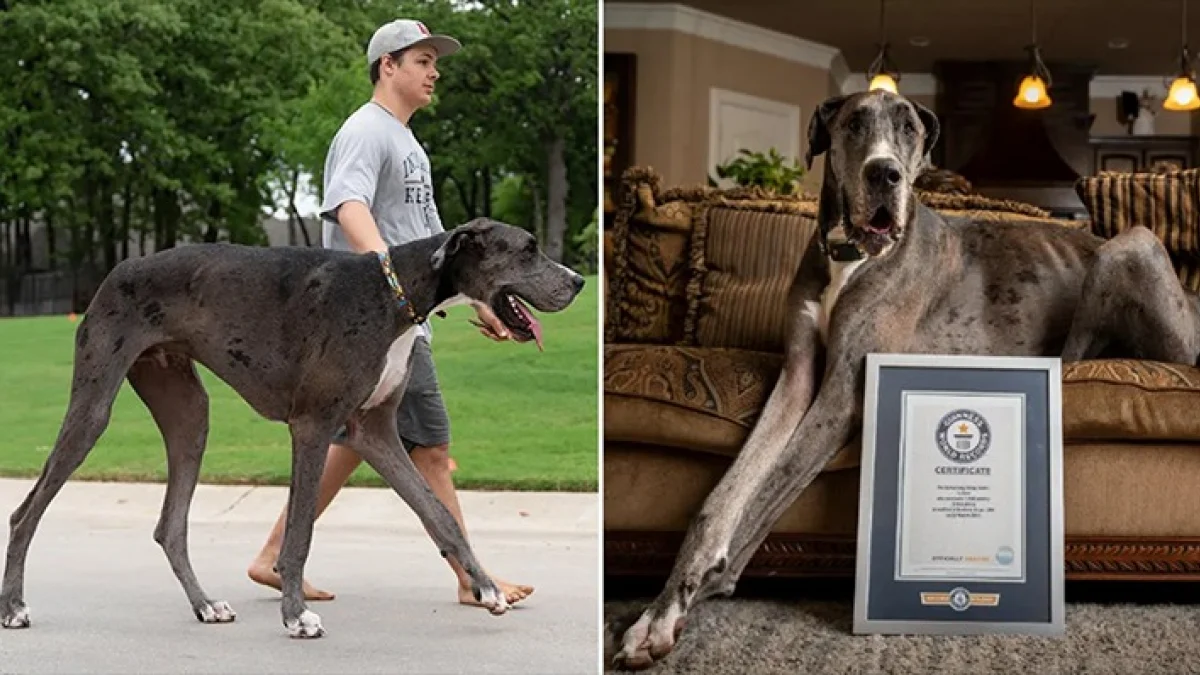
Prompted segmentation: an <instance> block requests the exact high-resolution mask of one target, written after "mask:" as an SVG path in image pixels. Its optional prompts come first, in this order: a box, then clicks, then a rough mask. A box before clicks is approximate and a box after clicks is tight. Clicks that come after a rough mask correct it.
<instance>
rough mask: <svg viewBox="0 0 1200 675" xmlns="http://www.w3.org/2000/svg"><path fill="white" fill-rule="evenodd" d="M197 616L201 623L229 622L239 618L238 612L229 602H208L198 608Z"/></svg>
mask: <svg viewBox="0 0 1200 675" xmlns="http://www.w3.org/2000/svg"><path fill="white" fill-rule="evenodd" d="M196 618H197V619H200V621H201V623H229V622H231V621H233V620H234V619H236V618H237V612H235V611H233V608H232V607H230V606H229V603H228V602H222V601H214V602H206V603H204V604H203V605H201V606H200V608H199V609H197V610H196Z"/></svg>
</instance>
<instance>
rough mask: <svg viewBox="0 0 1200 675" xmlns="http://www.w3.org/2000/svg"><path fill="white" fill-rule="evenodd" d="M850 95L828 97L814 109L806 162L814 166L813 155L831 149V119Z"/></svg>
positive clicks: (809, 166) (810, 123)
mask: <svg viewBox="0 0 1200 675" xmlns="http://www.w3.org/2000/svg"><path fill="white" fill-rule="evenodd" d="M848 98H850V95H849V94H847V95H844V96H835V97H833V98H831V99H827V100H826V101H825V102H824V103H822V104H821V105H820V106H818V107H817V109H816V110H815V111H813V116H812V119H811V120H809V122H808V149H807V150H805V151H804V164H805V165H806V166H807V167H808V168H810V169H811V168H812V160H813V157H817V156H818V155H821V154H824V152H825V151H826V150H829V120H831V119H833V116H834V115H836V114H837V111H838V110H841V109H842V105H843V104H845V103H846V99H848Z"/></svg>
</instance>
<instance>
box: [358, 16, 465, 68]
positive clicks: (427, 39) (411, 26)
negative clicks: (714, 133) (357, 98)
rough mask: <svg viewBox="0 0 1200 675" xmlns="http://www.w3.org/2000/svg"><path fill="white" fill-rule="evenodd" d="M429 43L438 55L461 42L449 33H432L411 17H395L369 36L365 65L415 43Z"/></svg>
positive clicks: (448, 53)
mask: <svg viewBox="0 0 1200 675" xmlns="http://www.w3.org/2000/svg"><path fill="white" fill-rule="evenodd" d="M419 44H420V45H429V46H430V47H433V48H434V49H436V50H437V53H438V56H439V57H441V56H448V55H450V54H453V53H454V52H456V51H458V50H459V49H461V48H462V44H461V43H460V42H459V41H458V40H455V39H454V38H452V37H450V36H449V35H433V34H431V33H430V32H429V29H428V28H426V27H425V24H423V23H421V22H420V21H414V20H412V19H396V20H395V21H392V22H391V23H385V24H383V25H382V26H380V27H379V30H377V31H375V34H374V35H372V36H371V42H370V43H369V44H367V65H368V66H369V65H371V64H373V63H375V62H376V61H378V60H379V59H381V58H383V55H384V54H390V53H392V52H394V51H396V50H399V49H405V48H407V47H413V46H415V45H419Z"/></svg>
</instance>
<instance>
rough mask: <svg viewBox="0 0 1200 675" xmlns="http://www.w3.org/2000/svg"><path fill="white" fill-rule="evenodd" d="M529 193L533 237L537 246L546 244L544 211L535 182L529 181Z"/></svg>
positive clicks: (538, 188)
mask: <svg viewBox="0 0 1200 675" xmlns="http://www.w3.org/2000/svg"><path fill="white" fill-rule="evenodd" d="M529 191H530V193H532V194H533V235H534V236H535V237H537V240H538V245H539V246H541V245H544V244H545V243H546V211H545V210H544V209H543V208H542V187H541V186H540V185H539V184H538V182H537V181H535V180H531V181H529Z"/></svg>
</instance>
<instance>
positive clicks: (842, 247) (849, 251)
mask: <svg viewBox="0 0 1200 675" xmlns="http://www.w3.org/2000/svg"><path fill="white" fill-rule="evenodd" d="M826 255H828V256H829V259H830V260H833V261H834V262H854V261H855V260H862V259H863V258H865V257H866V256H865V255H863V252H862V250H861V249H859V248H858V245H857V244H852V243H850V242H848V241H839V242H836V243H833V244H829V243H826Z"/></svg>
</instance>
